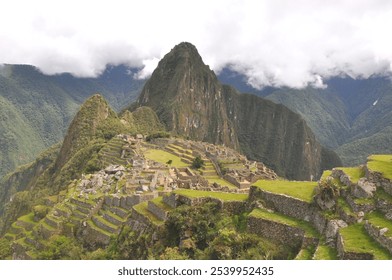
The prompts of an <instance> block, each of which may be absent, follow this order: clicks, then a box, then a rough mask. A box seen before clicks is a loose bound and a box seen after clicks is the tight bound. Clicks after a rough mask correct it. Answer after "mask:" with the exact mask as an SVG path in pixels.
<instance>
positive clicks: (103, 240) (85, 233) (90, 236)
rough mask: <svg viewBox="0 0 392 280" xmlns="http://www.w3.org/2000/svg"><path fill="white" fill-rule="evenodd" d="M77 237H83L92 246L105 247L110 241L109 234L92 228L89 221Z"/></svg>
mask: <svg viewBox="0 0 392 280" xmlns="http://www.w3.org/2000/svg"><path fill="white" fill-rule="evenodd" d="M85 225H86V226H85V227H83V230H82V232H81V235H79V238H81V239H83V241H84V242H85V243H87V244H88V245H89V246H90V247H92V248H98V247H105V246H107V245H108V244H109V242H110V236H109V235H106V234H104V233H103V232H100V231H99V230H96V229H94V228H93V227H91V226H90V224H89V223H86V224H85Z"/></svg>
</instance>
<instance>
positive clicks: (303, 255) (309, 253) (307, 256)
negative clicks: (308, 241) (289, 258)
mask: <svg viewBox="0 0 392 280" xmlns="http://www.w3.org/2000/svg"><path fill="white" fill-rule="evenodd" d="M314 251H315V248H314V247H308V248H303V249H301V250H300V251H299V253H298V255H297V256H296V257H295V259H296V260H311V259H312V258H313V255H314Z"/></svg>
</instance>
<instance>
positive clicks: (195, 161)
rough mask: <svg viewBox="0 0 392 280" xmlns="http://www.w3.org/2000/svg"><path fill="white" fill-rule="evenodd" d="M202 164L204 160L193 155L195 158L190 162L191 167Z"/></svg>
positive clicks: (197, 166)
mask: <svg viewBox="0 0 392 280" xmlns="http://www.w3.org/2000/svg"><path fill="white" fill-rule="evenodd" d="M203 165H204V160H202V159H201V157H200V156H197V157H195V159H194V160H193V162H192V167H193V168H195V169H199V168H201V167H202V166H203Z"/></svg>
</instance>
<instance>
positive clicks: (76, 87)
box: [0, 65, 144, 177]
mask: <svg viewBox="0 0 392 280" xmlns="http://www.w3.org/2000/svg"><path fill="white" fill-rule="evenodd" d="M128 71H129V70H128V69H127V68H126V67H123V66H117V67H111V66H109V67H108V68H107V70H106V71H105V72H104V73H103V74H102V75H101V76H100V77H98V78H95V79H93V78H75V77H73V76H71V75H70V74H61V75H54V76H48V75H44V74H42V73H41V72H39V71H38V69H37V68H35V67H33V66H28V65H2V66H1V67H0V135H1V137H0V177H2V176H3V175H5V174H6V173H7V172H9V171H11V170H13V169H14V168H15V167H16V166H18V165H20V164H25V163H27V162H30V161H32V160H34V158H35V157H36V156H37V155H38V154H39V153H41V152H42V151H43V150H45V149H46V148H48V147H49V146H51V145H54V144H55V143H58V142H60V141H62V139H63V137H64V133H65V131H66V129H67V127H68V126H69V124H70V122H71V120H72V118H73V117H74V115H75V113H76V112H77V110H78V107H79V106H80V104H82V103H83V102H84V101H85V100H86V99H87V98H88V97H89V96H91V95H92V94H93V93H95V92H100V93H101V94H102V95H103V96H105V98H106V99H107V100H109V102H110V104H111V105H112V106H113V107H114V108H115V109H116V110H117V111H119V110H120V109H122V108H124V107H125V106H126V105H128V104H129V103H130V102H131V101H133V100H134V99H135V98H136V96H137V94H138V93H139V90H140V89H141V86H142V85H143V84H144V81H142V80H140V81H139V80H135V79H134V78H133V76H132V73H128Z"/></svg>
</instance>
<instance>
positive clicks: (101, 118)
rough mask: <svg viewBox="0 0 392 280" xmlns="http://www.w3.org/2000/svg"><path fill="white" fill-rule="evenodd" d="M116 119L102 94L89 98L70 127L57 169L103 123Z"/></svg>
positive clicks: (81, 146)
mask: <svg viewBox="0 0 392 280" xmlns="http://www.w3.org/2000/svg"><path fill="white" fill-rule="evenodd" d="M115 119H118V118H117V115H116V113H115V112H114V111H113V110H112V109H111V108H110V107H109V104H108V103H107V101H106V100H105V98H103V97H102V96H101V95H100V94H94V95H92V96H91V97H90V98H88V99H87V100H86V101H85V102H84V103H83V105H82V106H81V107H80V109H79V112H78V113H77V114H76V116H75V118H74V119H73V120H72V122H71V125H70V126H69V128H68V131H67V134H66V136H65V138H64V142H63V145H62V147H61V150H60V154H59V157H58V158H57V161H56V169H57V170H59V169H60V168H61V167H62V166H63V165H64V164H65V163H66V162H67V161H68V160H69V159H70V158H71V157H72V156H73V155H74V154H75V153H76V152H77V151H79V150H80V149H82V148H83V147H84V146H85V145H86V144H87V143H88V142H89V141H90V140H92V139H93V138H94V137H96V135H97V133H98V130H99V129H100V127H101V126H102V124H103V123H106V122H111V121H113V120H115ZM118 122H119V120H118ZM99 133H101V132H100V131H99Z"/></svg>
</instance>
